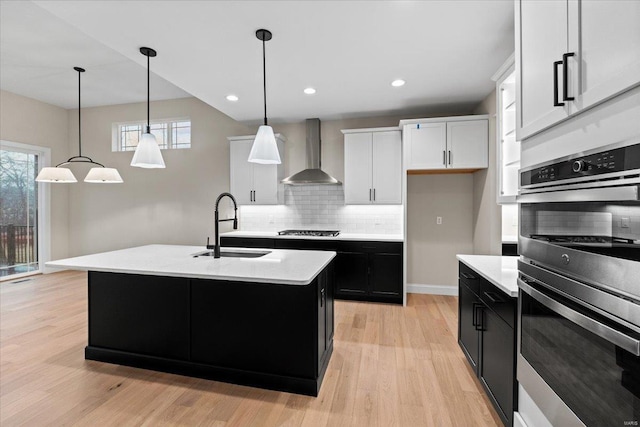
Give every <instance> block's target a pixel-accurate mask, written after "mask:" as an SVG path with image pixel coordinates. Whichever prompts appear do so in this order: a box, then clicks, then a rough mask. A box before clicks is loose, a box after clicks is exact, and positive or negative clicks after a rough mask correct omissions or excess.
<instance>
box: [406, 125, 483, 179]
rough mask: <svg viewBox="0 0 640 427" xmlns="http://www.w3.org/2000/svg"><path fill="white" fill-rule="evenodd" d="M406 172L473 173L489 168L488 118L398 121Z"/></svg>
mask: <svg viewBox="0 0 640 427" xmlns="http://www.w3.org/2000/svg"><path fill="white" fill-rule="evenodd" d="M400 124H401V125H403V145H404V165H405V169H406V170H408V171H418V170H426V171H438V170H449V169H457V170H477V169H484V168H486V167H488V166H489V158H488V155H489V154H488V153H489V120H488V116H458V117H438V118H434V119H417V120H401V121H400Z"/></svg>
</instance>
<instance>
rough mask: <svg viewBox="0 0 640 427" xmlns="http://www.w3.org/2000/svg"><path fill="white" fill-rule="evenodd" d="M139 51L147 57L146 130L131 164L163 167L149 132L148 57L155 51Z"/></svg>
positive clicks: (155, 143) (158, 148)
mask: <svg viewBox="0 0 640 427" xmlns="http://www.w3.org/2000/svg"><path fill="white" fill-rule="evenodd" d="M140 53H141V54H143V55H144V56H146V57H147V129H146V132H145V133H143V134H142V137H141V138H140V141H138V146H137V147H136V152H135V153H134V154H133V159H131V166H135V167H138V168H146V169H151V168H164V167H165V165H164V159H163V158H162V153H161V152H160V147H159V146H158V142H157V141H156V137H155V136H153V134H152V133H151V124H150V119H149V117H150V114H149V105H150V104H151V101H150V99H149V82H150V80H151V75H150V71H149V58H151V57H155V56H156V55H157V52H156V51H155V50H153V49H151V48H150V47H141V48H140Z"/></svg>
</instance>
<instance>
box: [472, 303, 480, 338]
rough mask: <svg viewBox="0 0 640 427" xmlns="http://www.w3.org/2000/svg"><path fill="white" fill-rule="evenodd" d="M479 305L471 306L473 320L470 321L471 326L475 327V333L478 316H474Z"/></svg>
mask: <svg viewBox="0 0 640 427" xmlns="http://www.w3.org/2000/svg"><path fill="white" fill-rule="evenodd" d="M479 305H480V304H478V303H477V302H474V303H473V304H472V307H473V308H472V310H473V319H471V324H472V325H473V326H476V331H477V330H478V328H477V326H478V322H477V321H476V320H477V319H478V315H477V314H476V309H477V308H478V306H479Z"/></svg>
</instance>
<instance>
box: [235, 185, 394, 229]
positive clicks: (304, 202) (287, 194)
mask: <svg viewBox="0 0 640 427" xmlns="http://www.w3.org/2000/svg"><path fill="white" fill-rule="evenodd" d="M239 214H240V230H242V231H279V230H283V229H296V228H300V229H318V230H340V231H342V232H343V233H364V234H402V229H403V212H402V205H345V204H344V191H343V188H342V185H293V186H290V185H288V186H285V187H284V205H275V206H272V205H262V206H251V205H247V206H241V207H240V208H239Z"/></svg>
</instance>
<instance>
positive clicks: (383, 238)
mask: <svg viewBox="0 0 640 427" xmlns="http://www.w3.org/2000/svg"><path fill="white" fill-rule="evenodd" d="M220 236H224V237H262V238H267V239H305V240H364V241H375V242H403V241H404V238H403V237H402V235H401V234H358V233H342V232H341V233H340V234H338V235H337V236H318V237H316V236H280V235H278V232H277V231H230V232H228V233H223V234H221V235H220Z"/></svg>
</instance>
